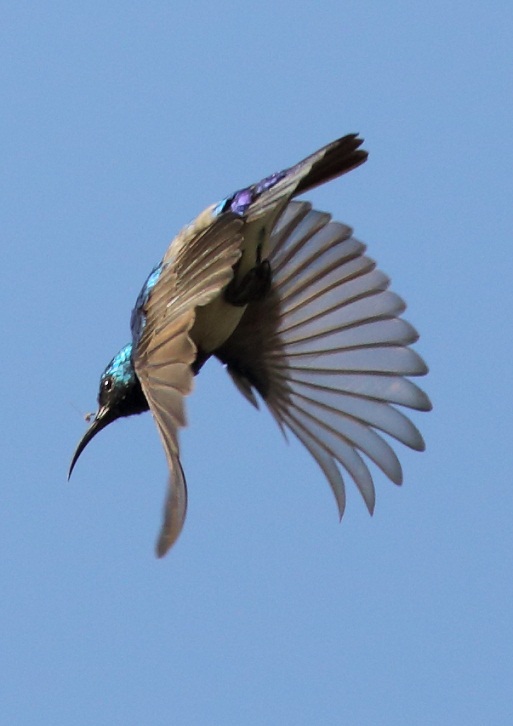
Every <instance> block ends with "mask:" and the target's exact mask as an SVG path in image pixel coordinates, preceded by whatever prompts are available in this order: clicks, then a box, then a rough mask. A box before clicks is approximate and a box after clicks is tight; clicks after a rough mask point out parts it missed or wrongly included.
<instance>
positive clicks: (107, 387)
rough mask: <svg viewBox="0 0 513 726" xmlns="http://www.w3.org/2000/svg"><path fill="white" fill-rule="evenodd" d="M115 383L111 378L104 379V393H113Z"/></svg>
mask: <svg viewBox="0 0 513 726" xmlns="http://www.w3.org/2000/svg"><path fill="white" fill-rule="evenodd" d="M113 383H114V381H113V380H112V378H111V376H109V377H108V378H104V379H103V381H102V391H104V392H105V393H110V391H112V386H113Z"/></svg>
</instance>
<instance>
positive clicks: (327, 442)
mask: <svg viewBox="0 0 513 726" xmlns="http://www.w3.org/2000/svg"><path fill="white" fill-rule="evenodd" d="M270 249H271V251H270V255H269V260H270V264H271V268H272V273H273V283H272V290H271V293H270V294H269V295H268V296H267V297H265V298H264V299H263V300H261V301H258V302H255V303H251V304H250V305H249V306H248V308H247V309H246V312H245V314H244V316H243V318H242V320H241V322H240V324H239V326H238V328H237V329H236V330H235V331H234V333H233V334H232V335H231V337H230V338H229V339H228V340H227V341H226V343H225V344H224V345H223V346H222V347H221V348H220V349H219V350H218V351H217V352H216V355H217V356H218V358H219V359H220V360H221V361H222V362H224V363H226V364H227V367H228V371H229V373H230V374H231V376H232V378H233V380H234V381H235V383H236V385H237V387H238V388H239V390H240V391H241V392H242V393H243V394H244V395H245V396H246V398H247V399H248V400H249V401H250V402H251V403H253V404H254V405H257V399H256V397H255V394H254V390H253V389H256V390H257V391H258V392H259V393H260V395H261V396H262V398H263V400H264V401H265V403H266V404H267V406H268V407H269V409H270V411H271V412H272V414H273V416H274V418H275V419H276V421H277V422H278V424H279V426H280V428H281V429H282V430H283V431H285V429H286V428H288V429H290V430H291V431H292V432H293V433H294V434H295V435H296V436H297V438H298V439H299V440H300V441H301V442H302V443H303V445H304V446H305V447H306V448H307V449H308V451H309V452H310V453H311V455H312V456H313V457H314V459H315V460H316V461H317V463H318V465H319V466H320V467H321V469H322V471H323V472H324V474H325V475H326V477H327V479H328V481H329V483H330V485H331V488H332V490H333V492H334V494H335V498H336V500H337V504H338V508H339V513H340V516H342V514H343V512H344V508H345V489H344V481H343V479H342V475H341V473H340V470H339V468H338V466H337V464H339V465H341V466H342V467H343V469H345V470H346V471H347V472H349V474H350V475H351V477H352V479H353V480H354V482H355V483H356V485H357V487H358V489H359V490H360V492H361V494H362V496H363V499H364V501H365V503H366V505H367V507H368V509H369V511H370V512H371V513H372V511H373V508H374V501H375V492H374V484H373V481H372V476H371V474H370V472H369V469H368V467H367V464H366V462H365V460H364V459H363V458H362V456H361V454H365V455H366V456H367V457H369V459H371V460H372V461H373V462H375V463H376V464H377V465H378V467H380V468H381V469H382V470H383V472H384V473H385V474H386V475H387V476H388V477H389V478H390V479H391V480H392V481H393V482H395V483H396V484H400V483H401V481H402V471H401V465H400V463H399V460H398V458H397V456H396V454H395V453H394V451H393V449H392V447H391V446H390V444H389V443H388V442H387V441H386V440H385V439H384V438H383V437H382V436H381V432H384V433H386V434H388V435H390V436H392V437H394V438H395V439H397V440H398V441H401V442H402V443H403V444H406V445H407V446H409V447H411V448H413V449H417V450H422V449H423V448H424V442H423V440H422V437H421V435H420V433H419V432H418V430H417V429H416V427H415V426H414V425H413V424H412V423H411V421H410V420H409V419H408V418H407V417H406V416H405V415H404V414H403V413H402V412H400V411H399V410H398V409H397V408H396V407H395V405H393V404H399V405H401V406H406V407H410V408H413V409H419V410H429V409H430V407H431V404H430V402H429V399H428V398H427V396H426V395H425V394H424V393H423V392H422V391H421V390H420V389H419V388H418V387H417V386H416V385H415V384H414V383H412V382H411V381H410V380H408V378H406V376H418V375H423V374H424V373H426V372H427V368H426V366H425V364H424V362H423V361H422V359H421V358H420V357H419V356H418V354H417V353H415V352H414V351H413V350H412V349H411V348H410V347H409V346H410V344H411V343H413V342H415V341H416V340H417V337H418V336H417V333H416V331H415V330H414V329H413V328H412V326H411V325H410V324H409V323H407V322H406V321H405V320H403V319H402V318H401V317H400V315H401V313H402V312H403V311H404V309H405V305H404V303H403V301H402V300H401V298H399V297H398V296H397V295H396V294H394V293H393V292H391V291H389V290H388V286H389V280H388V278H387V277H386V276H385V275H384V274H383V273H382V272H381V271H380V270H378V269H377V268H376V265H375V263H374V261H373V260H371V259H370V258H369V257H367V256H366V255H365V254H364V252H365V246H364V245H363V244H362V243H361V242H358V241H357V240H356V239H354V237H352V230H351V229H350V228H349V227H347V226H345V225H343V224H340V223H338V222H332V221H330V216H329V215H328V214H325V213H322V212H318V211H315V210H312V209H311V205H309V204H308V203H307V202H291V203H290V204H289V205H288V206H287V208H286V209H285V211H284V213H283V215H282V216H281V218H280V220H279V221H278V224H277V225H276V227H275V229H274V231H273V233H272V236H271V240H270Z"/></svg>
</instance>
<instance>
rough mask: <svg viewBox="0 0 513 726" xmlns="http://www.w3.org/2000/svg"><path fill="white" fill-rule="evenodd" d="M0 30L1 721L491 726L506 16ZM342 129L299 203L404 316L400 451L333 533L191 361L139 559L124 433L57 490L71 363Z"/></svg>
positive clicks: (168, 16) (76, 370)
mask: <svg viewBox="0 0 513 726" xmlns="http://www.w3.org/2000/svg"><path fill="white" fill-rule="evenodd" d="M0 27H1V30H0V33H1V43H0V82H1V88H0V94H1V112H0V123H1V129H2V133H1V138H2V152H1V172H0V174H1V191H0V195H1V196H0V200H1V201H0V205H1V208H2V211H1V232H0V234H1V239H2V252H1V266H0V275H1V280H2V282H1V286H0V311H1V312H0V315H1V320H2V341H3V345H2V356H1V363H0V366H1V371H2V373H1V379H0V380H1V383H0V386H1V409H0V410H1V413H0V416H1V426H2V436H1V449H2V457H1V461H2V485H1V495H0V547H1V554H0V578H1V579H0V582H1V588H2V596H1V598H0V653H1V655H0V721H1V722H2V723H5V724H16V725H18V724H21V725H25V724H52V726H57V725H58V726H60V725H61V724H62V725H67V724H74V725H75V726H82V725H85V724H95V725H97V726H101V725H103V724H105V725H107V724H108V725H112V724H123V725H124V724H128V725H133V726H136V725H139V724H155V725H160V724H170V723H174V724H180V725H182V724H185V725H189V724H200V725H202V724H228V725H231V724H234V725H235V724H237V725H238V724H245V725H248V726H253V724H294V725H303V724H307V725H310V724H329V725H331V724H372V725H373V726H381V725H385V724H386V725H388V724H393V725H394V726H401V725H405V726H406V725H408V726H410V725H411V724H421V725H423V724H426V725H427V724H437V725H440V724H451V725H453V724H465V725H466V726H471V725H473V724H476V725H477V724H480V725H481V724H485V723H486V724H507V723H512V722H513V696H512V688H513V668H512V665H513V663H512V646H513V637H512V636H513V627H512V600H513V588H512V564H513V559H512V550H513V535H512V515H513V507H512V504H513V486H512V484H513V482H512V463H513V462H512V459H513V456H512V452H513V442H512V435H511V434H512V428H513V427H512V415H511V404H512V358H513V350H512V344H511V340H512V326H511V309H512V305H513V296H512V293H511V278H512V272H513V264H512V253H511V248H512V230H513V213H512V207H513V204H512V191H513V189H512V186H513V185H512V166H513V143H512V127H513V92H512V78H513V51H512V49H511V43H512V41H511V38H512V32H513V9H512V5H511V3H510V2H509V1H508V2H506V1H504V2H494V1H493V0H492V1H491V2H486V3H485V2H481V3H479V2H470V3H469V2H450V3H447V2H439V1H435V2H431V3H427V4H426V3H411V2H394V3H389V4H387V3H383V2H382V1H377V0H376V2H365V1H363V2H362V1H361V0H360V1H359V2H343V3H342V2H336V1H335V0H333V1H331V2H329V1H322V0H321V1H320V2H316V3H314V2H302V1H295V2H290V1H286V2H282V3H279V2H278V3H276V2H267V1H263V2H259V3H256V4H251V5H250V4H249V3H248V4H244V3H240V2H229V1H226V0H221V1H220V2H217V3H211V2H206V1H205V2H190V3H188V4H184V3H176V4H175V3H170V2H161V1H155V2H148V3H135V2H119V1H117V2H110V3H106V4H105V3H99V2H89V3H76V2H62V1H61V2H51V3H36V2H23V1H20V2H16V3H10V4H8V3H4V4H3V6H2V11H1V26H0ZM352 131H359V132H360V133H361V134H362V135H363V136H364V137H365V139H366V142H365V148H367V149H368V150H369V152H370V157H369V161H368V163H367V164H366V165H365V166H364V167H362V168H361V169H358V170H357V171H355V172H353V173H351V174H350V175H349V176H347V177H345V178H344V179H342V180H339V181H336V182H334V183H332V184H330V185H328V186H327V187H326V188H322V189H319V190H316V191H315V193H313V194H311V195H310V198H311V199H312V200H313V201H314V202H315V204H316V205H317V206H318V207H319V208H321V209H326V210H329V211H331V212H332V213H333V214H334V215H335V217H336V218H339V219H341V220H343V221H346V222H348V223H350V224H352V225H353V226H354V228H355V230H356V234H357V236H358V237H360V238H361V239H363V240H365V241H366V242H367V243H368V245H369V251H370V254H371V255H372V256H373V257H375V258H377V259H378V261H379V263H380V266H381V267H382V269H384V270H385V271H386V272H387V273H388V274H389V275H391V277H392V279H393V289H394V290H396V291H397V292H399V293H400V294H401V295H402V296H404V298H405V299H406V300H407V302H408V311H407V318H408V319H409V320H411V321H412V322H413V323H414V324H415V326H416V327H417V328H418V329H419V330H420V332H421V340H420V343H419V344H418V346H417V349H418V350H419V352H420V353H421V354H422V355H423V356H424V357H425V358H426V360H427V361H428V363H429V365H430V368H431V373H430V375H429V377H428V378H427V379H425V381H423V384H425V387H426V389H427V391H428V393H429V394H430V396H431V397H432V400H433V403H434V411H433V412H432V413H430V414H418V415H415V416H414V419H415V422H416V423H417V424H418V425H419V426H420V427H421V429H422V431H423V433H424V434H425V438H426V441H427V446H428V448H427V451H426V453H424V454H417V453H414V452H410V451H408V450H406V449H403V450H401V451H400V456H401V460H402V462H403V465H404V470H405V484H404V486H403V487H402V488H401V489H398V488H396V487H394V486H393V485H392V484H390V483H389V482H388V481H386V480H385V478H384V477H383V476H382V475H381V474H379V473H377V474H376V480H377V490H378V491H377V507H376V513H375V516H374V517H373V518H370V517H368V515H367V513H366V511H365V508H364V505H363V502H362V501H361V500H360V498H359V495H358V494H357V492H356V490H355V489H354V487H353V486H352V485H351V487H350V488H349V497H348V499H349V502H348V508H347V511H346V516H345V517H344V520H343V522H342V524H341V525H339V524H338V521H337V515H336V507H335V502H334V500H333V497H332V494H331V492H330V491H329V487H328V485H327V483H326V482H325V481H324V479H323V476H322V474H321V473H320V471H319V470H318V469H317V467H316V465H315V464H314V463H313V462H312V461H311V460H310V458H309V456H308V454H307V453H306V452H305V451H304V450H303V449H302V447H301V446H300V445H299V444H298V443H295V442H291V444H290V446H287V445H286V444H285V442H284V441H283V440H282V437H281V435H280V434H279V431H278V430H277V428H276V426H275V424H274V422H273V421H272V419H271V418H270V416H269V415H268V414H267V413H266V412H260V413H258V412H256V411H253V410H252V409H251V407H250V406H248V404H247V403H246V402H245V401H244V400H243V399H242V397H241V396H240V395H239V394H238V393H237V392H236V390H235V389H234V388H233V386H232V384H231V382H230V381H229V379H228V377H227V376H226V374H225V373H224V371H223V370H222V368H221V366H219V365H218V364H216V363H215V362H212V363H211V364H209V365H208V366H207V367H206V368H205V369H204V371H203V372H202V374H201V376H200V377H199V379H198V380H197V381H196V390H195V392H194V395H193V396H192V397H191V398H190V400H189V401H188V413H189V421H190V427H189V428H188V429H187V430H186V431H184V432H183V434H182V437H181V445H182V453H183V462H184V466H185V469H186V472H187V476H188V482H189V492H190V500H189V501H190V505H189V516H188V519H187V522H186V527H185V530H184V533H183V536H182V538H181V539H180V541H179V543H178V545H177V546H176V548H175V549H174V550H173V551H172V552H171V553H170V555H169V556H168V557H167V558H166V559H165V560H163V561H157V560H156V559H155V558H154V556H153V543H154V539H155V536H156V533H157V529H158V526H159V524H160V513H161V503H162V499H163V495H164V490H165V480H166V464H165V460H164V455H163V453H162V450H161V446H160V443H159V440H158V436H157V433H156V431H155V429H154V426H153V422H152V420H151V417H150V416H149V415H145V416H141V417H134V418H133V419H131V420H126V421H122V422H119V423H117V424H116V425H114V426H112V427H109V429H107V430H106V431H105V432H103V433H102V434H101V436H99V437H98V438H97V439H95V441H94V443H93V444H92V445H91V446H90V447H88V449H87V451H86V453H85V454H84V455H83V457H82V458H81V460H80V463H79V465H78V466H77V469H76V471H75V474H74V477H73V480H72V482H71V483H70V484H69V485H68V484H67V483H66V472H67V467H68V464H69V460H70V457H71V454H72V452H73V449H74V447H75V445H76V443H77V441H78V439H79V438H80V436H81V435H82V433H83V431H84V429H85V426H86V424H85V423H84V421H83V419H82V414H83V413H84V412H86V411H89V410H92V409H94V407H95V399H96V392H97V384H98V377H99V374H100V372H101V371H102V369H103V367H104V366H105V364H106V363H107V362H108V360H109V359H110V358H111V357H112V355H113V354H114V353H115V352H116V351H117V350H118V348H119V347H121V345H123V344H124V343H126V342H127V341H128V339H129V330H128V325H129V316H130V310H131V307H132V304H133V302H134V300H135V298H136V296H137V293H138V291H139V288H140V286H141V285H142V283H143V281H144V279H145V277H146V274H147V273H148V271H149V270H150V269H151V267H152V266H153V264H154V263H155V262H156V261H158V260H159V259H160V257H161V255H162V253H163V252H164V250H165V248H166V247H167V244H168V242H169V240H170V239H171V237H172V236H173V235H174V234H175V233H176V232H177V231H178V230H179V228H180V227H181V226H182V225H183V224H184V223H186V222H188V221H189V220H190V219H191V218H192V217H194V216H195V215H196V214H197V213H198V212H199V211H201V210H202V209H203V207H205V206H206V205H207V204H209V203H211V202H213V201H215V200H218V199H220V198H222V197H223V196H224V195H226V194H227V193H229V192H231V191H233V190H234V189H236V188H238V187H241V186H243V185H245V184H247V183H250V182H252V181H255V180H257V179H259V178H261V177H262V176H264V175H266V174H269V173H271V172H273V171H275V170H277V169H280V168H282V167H284V166H286V165H288V164H291V163H294V162H296V161H297V160H299V159H300V158H301V157H303V156H304V155H306V154H308V153H310V152H311V151H313V150H315V149H316V148H317V147H319V146H321V145H322V144H324V143H327V142H328V141H330V140H332V139H333V138H336V137H337V136H340V135H342V134H345V133H348V132H352Z"/></svg>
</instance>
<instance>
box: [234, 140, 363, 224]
mask: <svg viewBox="0 0 513 726" xmlns="http://www.w3.org/2000/svg"><path fill="white" fill-rule="evenodd" d="M362 143H363V139H361V138H360V137H359V136H358V135H357V134H348V135H347V136H343V137H342V138H340V139H337V140H336V141H333V142H332V143H331V144H327V146H323V147H322V149H319V150H318V151H316V152H314V153H313V154H310V156H307V157H306V159H303V160H302V161H300V162H299V163H298V164H295V165H294V166H291V167H290V168H289V169H285V170H284V171H281V172H278V173H276V174H272V175H271V176H270V177H267V178H266V179H262V181H261V182H259V183H258V184H255V185H254V187H252V190H253V192H256V198H255V199H254V201H252V204H251V207H250V208H249V209H248V214H247V219H248V221H252V220H253V219H256V218H259V217H261V216H263V215H265V214H266V213H267V212H268V211H270V210H271V209H273V208H276V209H278V210H279V211H281V210H282V209H283V207H284V205H286V204H287V203H288V201H289V200H290V199H291V198H292V197H295V196H297V195H299V194H303V193H304V192H307V191H309V190H310V189H313V188H314V187H317V186H319V185H320V184H324V183H326V182H328V181H330V180H331V179H334V178H335V177H337V176H341V175H342V174H345V173H346V172H348V171H351V169H355V168H356V167H357V166H360V164H363V163H364V161H365V160H366V159H367V156H368V154H367V152H366V151H364V150H363V149H360V146H361V144H362Z"/></svg>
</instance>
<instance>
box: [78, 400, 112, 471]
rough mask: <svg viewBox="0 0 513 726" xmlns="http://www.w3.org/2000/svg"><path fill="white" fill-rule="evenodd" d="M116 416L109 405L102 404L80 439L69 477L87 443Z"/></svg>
mask: <svg viewBox="0 0 513 726" xmlns="http://www.w3.org/2000/svg"><path fill="white" fill-rule="evenodd" d="M114 419H115V416H113V415H112V413H111V411H110V409H109V408H108V407H107V406H101V407H100V408H99V409H98V412H97V413H96V416H95V417H94V419H93V422H92V424H91V425H90V426H89V428H88V429H87V431H86V432H85V434H84V435H83V436H82V438H81V440H80V441H79V444H78V446H77V448H76V449H75V453H74V454H73V458H72V459H71V464H70V467H69V471H68V479H69V478H70V476H71V472H72V471H73V469H74V468H75V464H76V463H77V461H78V457H79V456H80V454H81V453H82V452H83V450H84V449H85V447H86V446H87V444H88V443H89V442H90V441H91V439H93V438H94V437H95V436H96V434H97V433H98V432H99V431H101V430H102V429H104V428H105V426H108V424H110V423H111V421H114Z"/></svg>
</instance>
